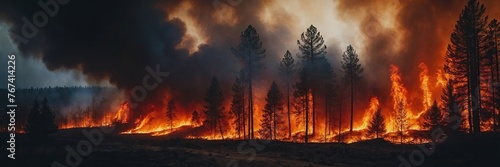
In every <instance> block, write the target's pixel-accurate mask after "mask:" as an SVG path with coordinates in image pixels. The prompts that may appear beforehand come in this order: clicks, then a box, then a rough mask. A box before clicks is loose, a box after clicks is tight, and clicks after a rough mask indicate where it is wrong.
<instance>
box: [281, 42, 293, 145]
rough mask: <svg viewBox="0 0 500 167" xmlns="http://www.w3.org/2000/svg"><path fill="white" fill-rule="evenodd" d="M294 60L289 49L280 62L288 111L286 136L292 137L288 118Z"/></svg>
mask: <svg viewBox="0 0 500 167" xmlns="http://www.w3.org/2000/svg"><path fill="white" fill-rule="evenodd" d="M295 68H296V67H295V60H294V59H293V57H292V54H291V53H290V51H288V50H287V51H286V53H285V55H284V56H283V60H281V62H280V75H281V76H282V77H283V79H284V80H285V84H286V110H287V113H288V138H292V124H291V120H290V88H291V87H292V85H291V83H292V81H293V77H294V75H295V72H296V69H295Z"/></svg>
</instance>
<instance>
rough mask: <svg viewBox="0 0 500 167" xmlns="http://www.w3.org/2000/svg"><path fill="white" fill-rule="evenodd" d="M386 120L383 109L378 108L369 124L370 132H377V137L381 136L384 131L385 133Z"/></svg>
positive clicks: (370, 133)
mask: <svg viewBox="0 0 500 167" xmlns="http://www.w3.org/2000/svg"><path fill="white" fill-rule="evenodd" d="M385 131H386V129H385V120H384V116H383V115H382V109H380V108H378V109H377V111H375V114H373V116H372V119H371V120H370V125H368V134H369V135H373V134H375V138H377V139H378V138H379V136H381V135H382V134H383V133H385Z"/></svg>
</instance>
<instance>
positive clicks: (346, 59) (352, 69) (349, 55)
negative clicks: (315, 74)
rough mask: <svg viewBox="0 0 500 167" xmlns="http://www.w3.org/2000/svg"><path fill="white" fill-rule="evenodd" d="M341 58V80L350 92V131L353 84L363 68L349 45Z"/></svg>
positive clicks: (352, 113) (359, 77)
mask: <svg viewBox="0 0 500 167" xmlns="http://www.w3.org/2000/svg"><path fill="white" fill-rule="evenodd" d="M342 59H343V61H342V69H343V70H344V77H343V81H344V83H345V84H347V85H348V86H349V87H350V94H351V122H350V130H349V132H352V124H353V118H354V84H355V82H356V81H358V80H359V79H361V73H363V70H364V69H363V67H361V64H359V58H358V54H357V53H356V51H355V50H354V48H353V47H352V46H351V45H349V46H347V50H346V51H345V52H344V53H343V54H342Z"/></svg>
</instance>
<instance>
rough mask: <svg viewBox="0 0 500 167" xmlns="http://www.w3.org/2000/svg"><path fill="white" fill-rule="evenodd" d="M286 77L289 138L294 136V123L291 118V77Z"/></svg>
mask: <svg viewBox="0 0 500 167" xmlns="http://www.w3.org/2000/svg"><path fill="white" fill-rule="evenodd" d="M288 77H289V76H288V74H287V77H286V99H287V110H288V138H289V139H291V138H292V124H291V120H290V81H289V80H290V79H289V78H288Z"/></svg>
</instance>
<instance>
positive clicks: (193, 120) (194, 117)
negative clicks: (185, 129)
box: [191, 110, 201, 126]
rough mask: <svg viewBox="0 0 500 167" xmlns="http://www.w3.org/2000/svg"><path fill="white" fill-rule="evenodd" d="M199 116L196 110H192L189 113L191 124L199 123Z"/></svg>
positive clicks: (196, 124)
mask: <svg viewBox="0 0 500 167" xmlns="http://www.w3.org/2000/svg"><path fill="white" fill-rule="evenodd" d="M200 123H201V122H200V116H199V115H198V111H196V110H194V111H193V113H192V114H191V124H192V125H194V126H199V125H200Z"/></svg>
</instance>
